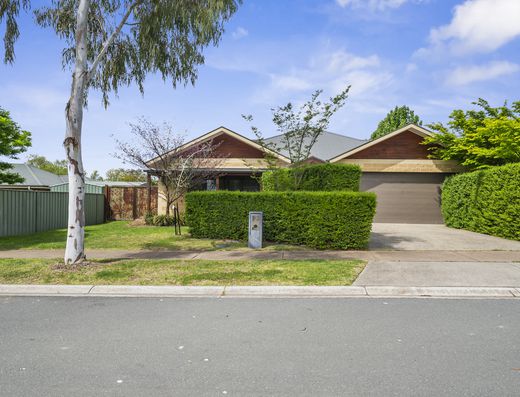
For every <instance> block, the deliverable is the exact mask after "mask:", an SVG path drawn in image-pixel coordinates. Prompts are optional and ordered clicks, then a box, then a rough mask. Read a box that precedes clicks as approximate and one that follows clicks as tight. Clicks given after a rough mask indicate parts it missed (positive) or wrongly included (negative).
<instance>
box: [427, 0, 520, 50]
mask: <svg viewBox="0 0 520 397" xmlns="http://www.w3.org/2000/svg"><path fill="white" fill-rule="evenodd" d="M519 21H520V1H519V0H466V1H465V2H464V3H462V4H460V5H458V6H456V7H455V10H454V15H453V19H452V20H451V22H450V23H449V24H448V25H444V26H440V27H438V28H434V29H432V30H431V31H430V37H429V41H430V47H429V48H426V49H421V50H419V52H418V54H423V55H428V54H429V53H431V52H432V51H435V50H437V51H438V50H443V49H445V48H446V47H447V49H448V50H450V51H452V52H453V53H455V54H459V55H461V54H467V53H478V52H480V53H487V52H491V51H494V50H496V49H497V48H499V47H501V46H503V45H504V44H506V43H508V42H510V41H511V40H513V39H515V38H516V37H518V36H520V22H519Z"/></svg>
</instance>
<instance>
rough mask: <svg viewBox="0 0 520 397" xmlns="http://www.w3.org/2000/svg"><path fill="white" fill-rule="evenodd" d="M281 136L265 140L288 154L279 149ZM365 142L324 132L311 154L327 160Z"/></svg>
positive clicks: (285, 154)
mask: <svg viewBox="0 0 520 397" xmlns="http://www.w3.org/2000/svg"><path fill="white" fill-rule="evenodd" d="M282 138H283V135H276V136H273V137H271V138H266V139H265V142H266V143H270V144H274V145H275V146H276V147H277V148H278V151H279V152H280V153H281V154H283V155H284V156H288V153H287V151H285V150H281V149H280V147H281V146H283V145H282V143H281V141H282ZM366 142H368V140H364V139H357V138H352V137H349V136H345V135H340V134H336V133H334V132H324V133H323V134H321V135H320V136H319V138H318V140H317V141H316V143H315V144H314V146H313V147H312V149H311V156H313V157H317V158H318V159H321V160H329V159H331V158H333V157H336V156H338V155H340V154H341V153H345V152H347V151H350V150H352V149H354V148H356V147H358V146H361V145H363V144H364V143H366Z"/></svg>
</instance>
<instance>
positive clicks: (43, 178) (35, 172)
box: [7, 164, 67, 186]
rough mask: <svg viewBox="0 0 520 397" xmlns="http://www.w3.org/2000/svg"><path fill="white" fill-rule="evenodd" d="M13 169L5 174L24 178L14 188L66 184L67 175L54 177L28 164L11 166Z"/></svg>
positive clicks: (50, 173)
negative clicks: (14, 174) (13, 174)
mask: <svg viewBox="0 0 520 397" xmlns="http://www.w3.org/2000/svg"><path fill="white" fill-rule="evenodd" d="M11 165H12V166H13V168H11V169H9V170H7V172H13V173H16V174H18V175H20V176H21V177H22V178H24V181H23V182H21V183H16V184H15V185H16V186H52V185H57V184H60V183H64V182H67V175H56V174H53V173H52V172H48V171H44V170H41V169H39V168H36V167H33V166H32V165H29V164H11Z"/></svg>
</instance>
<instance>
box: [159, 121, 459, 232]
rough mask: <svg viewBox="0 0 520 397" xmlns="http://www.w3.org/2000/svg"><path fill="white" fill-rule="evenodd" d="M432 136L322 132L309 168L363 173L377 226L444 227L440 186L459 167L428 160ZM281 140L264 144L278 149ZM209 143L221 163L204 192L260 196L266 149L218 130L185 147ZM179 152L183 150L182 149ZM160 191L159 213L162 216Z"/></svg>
mask: <svg viewBox="0 0 520 397" xmlns="http://www.w3.org/2000/svg"><path fill="white" fill-rule="evenodd" d="M430 134H431V132H430V131H428V130H427V129H425V128H423V127H420V126H417V125H413V124H410V125H407V126H406V127H403V128H401V129H399V130H397V131H394V132H392V133H390V134H388V135H385V136H383V137H380V138H378V139H375V140H372V141H367V140H361V139H356V138H351V137H347V136H344V135H340V134H334V133H331V132H326V133H324V134H322V135H321V136H320V137H319V139H318V141H317V142H316V144H315V145H314V146H313V148H312V151H311V157H310V158H309V160H308V161H309V163H320V162H331V163H347V164H358V165H359V166H360V167H361V170H362V177H361V190H363V191H372V192H375V193H376V194H377V212H376V217H375V220H374V221H375V222H387V223H442V216H441V213H440V205H439V204H440V194H439V193H440V186H441V184H442V182H443V181H444V179H445V178H446V177H447V176H449V175H452V174H454V173H456V172H459V171H461V167H460V166H459V165H458V164H457V163H455V162H453V161H445V160H432V159H429V158H428V150H427V147H426V146H425V145H423V144H422V143H421V142H422V141H423V139H424V138H425V137H426V136H428V135H430ZM280 139H281V136H275V137H272V138H268V139H266V141H267V142H271V143H275V144H276V143H277V142H279V140H280ZM207 140H213V142H215V143H217V144H218V149H217V150H218V152H219V154H220V155H222V156H223V157H225V159H224V160H223V161H222V162H221V163H220V165H219V176H217V177H216V178H215V179H214V180H211V181H207V184H206V186H204V187H203V188H204V189H210V190H241V191H258V190H260V185H259V183H258V178H257V176H259V175H261V173H262V172H264V171H266V169H267V166H268V163H267V161H266V160H265V156H264V153H265V152H264V148H262V147H261V146H260V145H259V144H258V143H257V142H255V141H254V140H251V139H249V138H246V137H244V136H242V135H240V134H238V133H236V132H234V131H231V130H229V129H227V128H225V127H219V128H217V129H215V130H213V131H210V132H208V133H206V134H204V135H202V136H200V137H199V138H197V139H194V140H192V141H190V142H188V143H186V144H185V145H184V148H185V149H186V150H188V149H189V148H190V147H192V146H193V145H197V144H199V143H201V142H204V141H207ZM184 148H183V149H184ZM271 155H273V156H274V157H275V158H276V161H277V162H278V165H279V166H281V167H285V166H289V164H290V160H289V158H288V157H287V154H286V153H283V152H281V153H277V152H272V151H271ZM160 192H161V186H159V213H164V211H165V203H164V200H161V193H160Z"/></svg>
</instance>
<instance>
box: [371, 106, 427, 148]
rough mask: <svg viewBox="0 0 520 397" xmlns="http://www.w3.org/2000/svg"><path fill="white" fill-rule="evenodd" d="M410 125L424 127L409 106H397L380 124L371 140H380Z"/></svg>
mask: <svg viewBox="0 0 520 397" xmlns="http://www.w3.org/2000/svg"><path fill="white" fill-rule="evenodd" d="M408 124H416V125H422V121H421V119H420V118H419V116H417V115H416V114H415V112H414V111H413V110H412V109H410V108H409V107H408V106H396V107H395V108H394V109H393V110H391V111H389V112H388V114H387V115H386V117H385V118H384V119H383V120H381V121H380V122H379V124H378V125H377V128H376V130H375V131H374V132H372V135H371V136H370V139H372V140H374V139H377V138H380V137H382V136H385V135H386V134H389V133H391V132H394V131H395V130H398V129H399V128H402V127H404V126H406V125H408Z"/></svg>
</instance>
